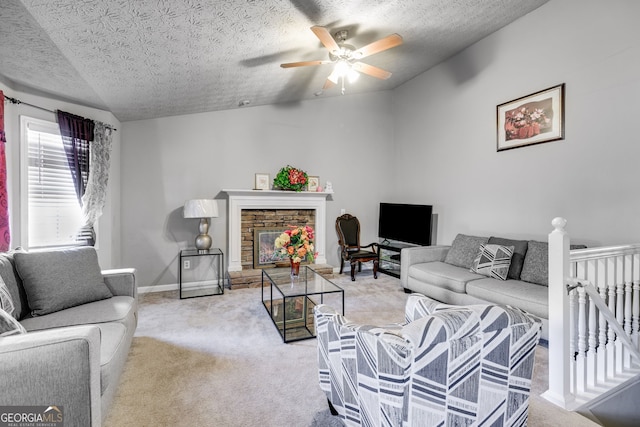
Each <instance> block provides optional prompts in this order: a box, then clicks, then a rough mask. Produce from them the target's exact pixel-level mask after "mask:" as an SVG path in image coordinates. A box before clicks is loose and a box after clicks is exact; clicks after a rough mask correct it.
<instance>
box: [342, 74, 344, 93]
mask: <svg viewBox="0 0 640 427" xmlns="http://www.w3.org/2000/svg"><path fill="white" fill-rule="evenodd" d="M342 94H343V95H344V76H342Z"/></svg>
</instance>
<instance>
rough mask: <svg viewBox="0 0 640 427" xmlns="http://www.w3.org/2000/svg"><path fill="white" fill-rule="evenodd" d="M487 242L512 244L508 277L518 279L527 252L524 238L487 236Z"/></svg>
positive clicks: (504, 244) (502, 244)
mask: <svg viewBox="0 0 640 427" xmlns="http://www.w3.org/2000/svg"><path fill="white" fill-rule="evenodd" d="M488 243H489V244H491V245H501V246H513V256H512V257H511V266H510V267H509V274H508V275H507V278H508V279H514V280H520V273H521V272H522V266H523V265H524V257H525V255H526V254H527V247H528V244H527V241H526V240H511V239H503V238H501V237H493V236H492V237H489V242H488Z"/></svg>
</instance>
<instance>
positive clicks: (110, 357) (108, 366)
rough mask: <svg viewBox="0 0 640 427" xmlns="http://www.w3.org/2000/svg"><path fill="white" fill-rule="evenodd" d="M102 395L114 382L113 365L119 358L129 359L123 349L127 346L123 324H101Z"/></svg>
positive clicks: (125, 330) (99, 325)
mask: <svg viewBox="0 0 640 427" xmlns="http://www.w3.org/2000/svg"><path fill="white" fill-rule="evenodd" d="M97 326H98V327H99V328H100V393H101V394H102V393H104V391H105V390H106V389H107V387H108V386H109V384H110V383H111V381H112V380H113V378H112V376H113V368H112V364H114V363H116V361H117V359H118V358H119V357H125V358H126V357H127V353H128V351H124V353H123V349H122V347H123V346H125V345H126V341H127V340H126V338H127V329H126V328H125V326H124V325H122V324H121V323H100V324H98V325H97Z"/></svg>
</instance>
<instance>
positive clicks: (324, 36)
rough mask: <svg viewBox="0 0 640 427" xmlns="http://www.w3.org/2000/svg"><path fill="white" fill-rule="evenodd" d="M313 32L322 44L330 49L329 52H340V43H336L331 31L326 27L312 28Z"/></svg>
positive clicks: (315, 26) (316, 26)
mask: <svg viewBox="0 0 640 427" xmlns="http://www.w3.org/2000/svg"><path fill="white" fill-rule="evenodd" d="M311 31H313V34H315V35H316V37H317V38H318V39H320V42H321V43H322V44H323V45H324V47H326V48H327V49H329V52H331V53H333V52H335V51H337V50H340V46H338V43H337V42H336V41H335V39H334V38H333V36H332V35H331V33H330V32H329V30H327V29H326V28H325V27H320V26H318V25H314V26H313V27H311Z"/></svg>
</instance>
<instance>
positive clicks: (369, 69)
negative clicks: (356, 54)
mask: <svg viewBox="0 0 640 427" xmlns="http://www.w3.org/2000/svg"><path fill="white" fill-rule="evenodd" d="M352 68H353V69H354V70H356V71H358V72H360V73H364V74H368V75H370V76H372V77H376V78H378V79H382V80H386V79H388V78H389V77H391V73H390V72H389V71H386V70H383V69H382V68H378V67H374V66H373V65H369V64H365V63H364V62H354V63H353V65H352Z"/></svg>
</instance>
